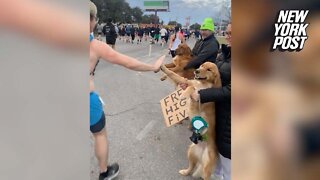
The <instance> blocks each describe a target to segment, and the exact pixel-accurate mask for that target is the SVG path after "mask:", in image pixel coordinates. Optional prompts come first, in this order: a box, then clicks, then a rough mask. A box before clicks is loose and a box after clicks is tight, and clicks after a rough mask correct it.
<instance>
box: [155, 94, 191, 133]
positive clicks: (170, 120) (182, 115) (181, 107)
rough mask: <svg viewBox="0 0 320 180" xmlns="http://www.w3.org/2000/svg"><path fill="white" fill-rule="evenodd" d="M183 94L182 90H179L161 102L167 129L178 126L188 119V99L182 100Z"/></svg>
mask: <svg viewBox="0 0 320 180" xmlns="http://www.w3.org/2000/svg"><path fill="white" fill-rule="evenodd" d="M182 92H183V90H182V89H178V90H176V91H174V92H173V93H171V94H169V95H168V96H166V97H165V98H163V99H161V101H160V104H161V109H162V113H163V117H164V121H165V123H166V126H167V127H170V126H172V125H174V124H177V123H178V122H180V121H182V120H184V119H186V118H187V117H188V114H187V112H188V111H187V99H180V95H181V94H182Z"/></svg>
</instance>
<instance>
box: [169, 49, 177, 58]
mask: <svg viewBox="0 0 320 180" xmlns="http://www.w3.org/2000/svg"><path fill="white" fill-rule="evenodd" d="M170 53H171V56H172V58H174V57H176V51H175V50H170Z"/></svg>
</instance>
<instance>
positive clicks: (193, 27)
mask: <svg viewBox="0 0 320 180" xmlns="http://www.w3.org/2000/svg"><path fill="white" fill-rule="evenodd" d="M200 27H201V25H200V24H198V23H195V24H192V25H191V26H190V29H194V30H199V29H200Z"/></svg>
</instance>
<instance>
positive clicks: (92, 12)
mask: <svg viewBox="0 0 320 180" xmlns="http://www.w3.org/2000/svg"><path fill="white" fill-rule="evenodd" d="M89 6H90V18H91V17H96V16H97V6H96V5H95V4H94V3H93V2H91V1H89Z"/></svg>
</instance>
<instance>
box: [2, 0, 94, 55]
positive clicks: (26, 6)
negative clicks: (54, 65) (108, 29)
mask: <svg viewBox="0 0 320 180" xmlns="http://www.w3.org/2000/svg"><path fill="white" fill-rule="evenodd" d="M0 26H1V27H4V28H9V29H10V30H14V31H17V32H19V33H24V34H26V35H28V36H31V37H34V38H36V39H40V40H42V41H44V42H46V43H48V44H53V45H55V46H59V47H61V48H64V47H68V48H71V49H77V50H87V49H88V38H87V37H88V36H89V27H88V22H87V20H86V19H84V18H83V17H81V16H80V15H78V14H77V13H75V12H72V11H70V9H64V8H63V7H60V6H57V5H55V4H54V3H49V2H43V1H34V0H29V1H25V0H3V1H1V5H0ZM75 29H76V31H75Z"/></svg>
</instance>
